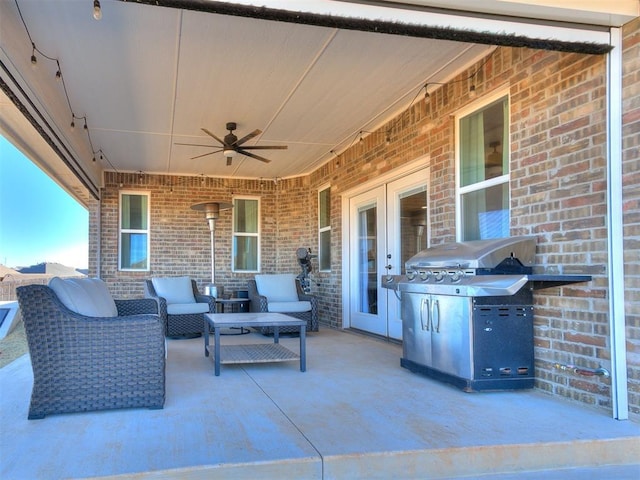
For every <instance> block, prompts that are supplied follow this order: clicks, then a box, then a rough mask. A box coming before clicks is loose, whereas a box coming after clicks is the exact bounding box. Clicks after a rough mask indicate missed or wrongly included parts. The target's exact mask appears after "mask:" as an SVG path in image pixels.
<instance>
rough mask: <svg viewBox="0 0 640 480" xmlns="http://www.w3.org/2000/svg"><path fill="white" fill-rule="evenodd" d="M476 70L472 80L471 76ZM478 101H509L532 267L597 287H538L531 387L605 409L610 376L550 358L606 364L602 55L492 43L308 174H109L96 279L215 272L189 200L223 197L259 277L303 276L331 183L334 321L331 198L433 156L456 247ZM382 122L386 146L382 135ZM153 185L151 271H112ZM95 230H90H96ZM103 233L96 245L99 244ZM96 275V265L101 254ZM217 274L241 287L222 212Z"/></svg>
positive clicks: (635, 139) (634, 351)
mask: <svg viewBox="0 0 640 480" xmlns="http://www.w3.org/2000/svg"><path fill="white" fill-rule="evenodd" d="M639 24H640V22H639V21H635V22H632V23H631V24H629V25H627V27H626V28H625V50H624V54H625V70H624V85H625V88H624V112H625V113H624V132H623V133H624V147H623V158H624V175H625V177H624V183H625V193H624V202H625V203H624V206H625V218H624V223H625V262H626V265H627V269H626V270H625V275H626V287H627V293H626V306H625V310H626V316H627V318H626V321H627V354H628V362H627V363H628V370H629V371H628V377H629V391H630V395H629V404H630V408H631V412H632V414H635V415H637V414H640V406H639V405H640V262H639V261H638V258H640V251H639V250H640V239H639V237H640V213H639V212H640V208H639V203H640V189H639V188H638V185H639V184H640V175H639V173H638V172H639V170H640V169H639V168H638V167H639V160H638V159H639V157H640V155H639V149H640V140H639V139H640V135H639V131H640V73H639V72H640V68H639V66H640V60H638V58H640V45H639V44H640V42H639V38H640V33H639V30H640V28H639V27H640V25H639ZM476 71H477V75H475V77H474V78H473V79H472V80H470V79H469V77H470V76H471V74H472V73H473V72H476ZM471 83H473V84H474V85H475V87H476V93H477V98H480V97H481V96H482V95H486V94H490V93H492V92H494V91H496V90H500V89H505V91H507V92H508V93H509V95H510V111H511V118H510V135H511V145H510V149H511V166H510V169H511V184H510V187H511V214H512V218H511V234H512V235H535V236H536V237H537V239H538V250H537V256H536V263H537V264H539V265H542V266H544V267H545V268H546V269H547V271H548V272H550V273H554V272H563V273H588V274H591V275H593V281H592V282H590V283H588V284H577V285H572V286H567V287H562V288H552V289H547V290H543V291H537V292H536V294H535V301H534V302H535V305H534V309H535V358H536V386H537V388H539V389H542V390H544V391H547V392H550V393H553V394H555V395H559V396H562V397H568V398H571V399H574V400H577V401H579V402H583V403H586V404H591V405H596V406H599V407H602V408H606V409H611V392H610V380H609V379H607V378H601V377H578V376H576V375H573V374H568V373H566V372H563V371H559V370H557V369H555V368H554V366H553V364H554V363H555V362H560V363H569V364H577V365H580V366H584V367H592V368H596V367H599V366H603V367H605V368H610V350H609V349H610V345H609V323H608V322H609V320H608V299H607V293H608V290H607V289H608V278H607V226H606V213H607V203H606V201H607V182H606V180H607V169H606V159H607V152H606V148H607V146H606V140H607V137H606V128H607V125H606V119H607V111H606V58H605V57H604V56H589V55H582V54H570V53H558V52H547V51H539V50H531V49H526V48H498V49H496V50H495V51H494V52H493V53H492V54H490V56H489V57H488V58H487V59H483V60H481V61H479V62H477V63H476V64H475V65H473V66H472V67H471V68H470V69H469V70H468V71H465V72H462V73H461V74H460V75H459V76H458V77H457V78H454V79H452V81H451V82H450V83H449V84H448V85H445V86H443V87H442V88H439V89H438V90H436V91H434V92H432V93H431V96H430V98H429V99H428V103H425V100H420V101H417V102H416V103H415V104H414V105H412V106H411V107H410V108H409V109H408V110H407V111H405V112H404V113H403V114H402V115H401V116H400V117H398V118H396V119H394V120H392V121H391V122H389V123H388V124H387V125H385V126H384V128H382V129H381V130H380V131H379V132H377V133H375V134H371V135H369V136H367V137H366V138H365V139H364V142H363V143H359V142H356V144H354V145H353V146H352V147H351V148H349V149H348V150H347V151H345V152H344V153H342V154H341V155H340V156H339V157H337V158H335V159H333V160H331V161H329V162H328V163H326V164H325V165H323V166H322V167H320V168H319V169H318V170H316V171H315V172H313V173H312V174H310V175H308V176H304V177H299V178H292V179H284V180H279V181H278V182H277V183H276V182H273V181H272V180H265V181H259V180H246V181H245V180H231V179H217V178H199V177H198V178H193V177H173V176H166V175H164V176H163V175H143V176H142V177H140V176H139V175H138V174H116V173H113V172H110V173H106V174H105V184H104V188H103V189H102V200H101V202H100V205H99V208H100V211H99V222H100V228H98V226H97V224H96V223H97V222H98V212H97V210H98V205H95V206H94V208H93V209H92V212H91V217H90V223H91V227H90V234H91V235H90V237H91V239H90V242H91V245H90V247H91V259H92V260H91V263H90V268H91V273H92V274H98V275H100V276H101V277H102V278H103V279H105V280H106V281H107V282H108V283H109V284H110V288H111V289H112V291H113V293H114V295H115V296H117V297H126V296H138V295H141V294H142V279H144V278H148V277H150V276H153V275H182V274H184V275H190V276H192V277H193V278H195V279H196V280H197V281H198V282H199V284H200V285H201V286H202V287H204V285H206V284H207V283H208V282H209V277H210V256H209V255H210V249H209V231H208V227H207V224H206V222H205V220H204V217H203V214H202V213H201V212H195V211H193V210H191V209H190V205H191V204H193V203H197V202H202V201H205V200H209V199H218V200H222V201H227V202H230V201H231V200H232V198H233V196H234V195H252V196H259V197H260V198H261V213H262V215H261V234H262V237H261V238H262V243H261V246H262V249H261V255H262V261H261V266H262V272H284V271H287V272H296V273H297V272H299V271H300V269H299V267H298V265H297V262H296V257H295V251H296V249H297V248H299V247H311V248H312V250H313V252H314V253H316V250H317V245H318V233H317V228H318V227H317V211H318V199H317V193H318V188H320V187H322V186H324V185H327V184H329V185H331V232H332V233H331V235H332V240H331V243H332V270H331V272H322V273H317V272H316V273H314V280H315V282H317V283H315V282H314V283H313V284H312V290H313V293H316V294H317V295H318V296H319V299H320V312H321V313H320V315H321V316H320V318H321V323H322V324H323V325H325V326H331V327H340V326H341V325H342V298H341V292H342V256H343V252H342V251H341V249H342V198H341V195H342V194H343V193H344V192H346V191H348V190H349V189H352V188H354V187H355V186H358V185H362V184H366V183H367V182H372V181H374V180H375V179H376V177H379V176H380V175H382V174H384V173H385V172H389V171H392V170H393V169H395V168H397V167H400V166H402V165H404V164H406V163H408V162H411V161H413V160H415V159H418V158H420V157H423V156H428V158H430V171H431V173H430V175H431V181H430V185H429V195H430V197H429V198H430V218H431V243H432V244H434V245H435V244H440V243H446V242H451V241H454V240H455V238H456V230H455V229H456V226H455V214H456V212H455V193H456V192H455V175H456V171H455V168H456V164H455V147H456V145H455V135H454V133H455V131H454V129H455V119H454V115H455V114H456V113H457V111H459V110H460V109H461V108H463V107H465V106H467V105H469V104H470V103H471V102H473V101H475V99H473V98H471V96H470V95H469V86H470V84H471ZM388 130H390V144H388V145H387V144H386V131H388ZM121 188H124V189H127V190H129V189H135V188H138V189H140V190H143V191H149V192H151V271H150V272H142V273H130V272H119V271H118V269H117V253H118V252H117V248H118V223H117V220H118V191H119V189H121ZM100 231H101V232H102V233H101V235H100V238H99V239H98V235H99V232H100ZM98 240H99V241H100V243H99V245H98ZM98 246H99V258H100V271H99V272H97V271H96V269H97V266H98V264H97V258H98V256H97V255H96V252H98ZM216 251H217V262H216V280H217V283H220V284H222V285H224V286H225V289H227V290H235V289H243V288H244V287H245V284H246V280H247V278H251V277H252V274H234V273H232V272H231V265H230V254H231V212H230V211H226V212H222V214H221V217H220V219H219V220H218V222H217V230H216Z"/></svg>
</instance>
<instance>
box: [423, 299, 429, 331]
mask: <svg viewBox="0 0 640 480" xmlns="http://www.w3.org/2000/svg"><path fill="white" fill-rule="evenodd" d="M429 310H430V309H429V299H428V298H422V299H421V300H420V326H421V327H422V330H426V331H429V322H430V321H431V315H430V312H429ZM425 312H427V322H426V324H425V321H424V313H425Z"/></svg>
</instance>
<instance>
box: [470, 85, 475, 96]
mask: <svg viewBox="0 0 640 480" xmlns="http://www.w3.org/2000/svg"><path fill="white" fill-rule="evenodd" d="M475 96H476V86H475V85H471V86H470V87H469V97H470V98H475Z"/></svg>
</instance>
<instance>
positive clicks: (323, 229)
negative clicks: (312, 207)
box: [318, 187, 331, 272]
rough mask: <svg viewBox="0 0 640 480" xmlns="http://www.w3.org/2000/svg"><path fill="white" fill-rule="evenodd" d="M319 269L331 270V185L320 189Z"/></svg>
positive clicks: (323, 270)
mask: <svg viewBox="0 0 640 480" xmlns="http://www.w3.org/2000/svg"><path fill="white" fill-rule="evenodd" d="M318 269H319V270H320V271H321V272H329V271H331V187H326V188H323V189H321V190H319V191H318Z"/></svg>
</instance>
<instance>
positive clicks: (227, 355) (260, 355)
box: [204, 312, 307, 376]
mask: <svg viewBox="0 0 640 480" xmlns="http://www.w3.org/2000/svg"><path fill="white" fill-rule="evenodd" d="M204 317H205V321H204V354H205V355H206V356H207V357H208V356H209V355H210V354H213V359H214V372H215V375H216V376H218V375H220V365H221V364H233V363H267V362H289V361H293V360H300V371H301V372H304V371H305V370H306V368H307V360H306V325H307V322H306V321H305V320H300V319H297V318H294V317H289V316H288V315H282V314H280V313H271V312H247V313H208V314H205V316H204ZM264 326H269V327H274V334H273V343H254V344H240V345H221V344H220V330H221V329H222V328H223V327H226V328H228V327H235V328H248V327H264ZM285 326H298V327H300V354H299V355H298V354H297V353H294V352H292V351H291V350H289V349H288V348H286V347H283V346H282V345H280V343H279V334H278V331H279V327H285ZM211 327H213V333H214V343H213V345H210V344H209V333H210V330H211Z"/></svg>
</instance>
